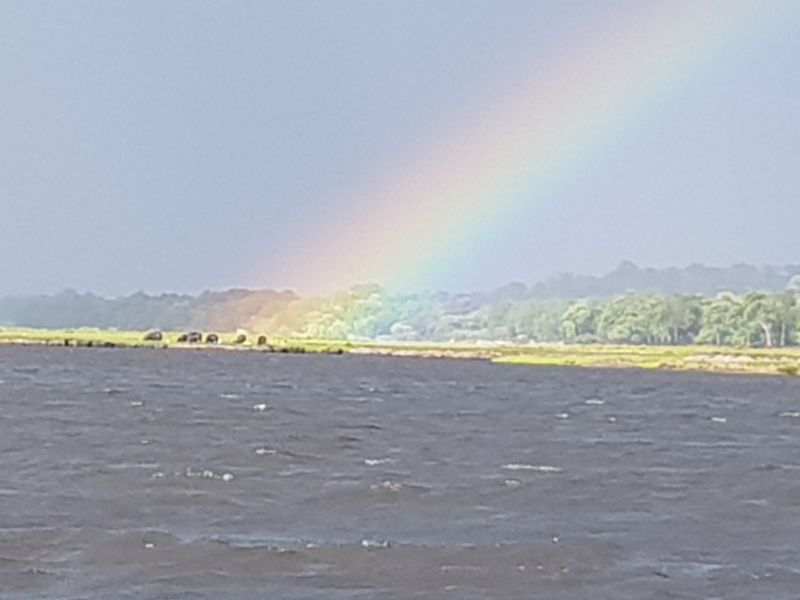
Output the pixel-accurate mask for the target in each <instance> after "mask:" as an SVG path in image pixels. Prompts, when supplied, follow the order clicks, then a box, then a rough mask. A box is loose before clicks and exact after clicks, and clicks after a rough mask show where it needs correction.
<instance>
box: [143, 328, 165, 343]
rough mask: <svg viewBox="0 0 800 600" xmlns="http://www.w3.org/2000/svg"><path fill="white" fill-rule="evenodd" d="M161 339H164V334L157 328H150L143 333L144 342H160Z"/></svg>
mask: <svg viewBox="0 0 800 600" xmlns="http://www.w3.org/2000/svg"><path fill="white" fill-rule="evenodd" d="M163 339H164V334H163V333H161V332H160V331H159V330H158V329H151V330H150V331H148V332H147V333H145V334H144V341H145V342H160V341H161V340H163Z"/></svg>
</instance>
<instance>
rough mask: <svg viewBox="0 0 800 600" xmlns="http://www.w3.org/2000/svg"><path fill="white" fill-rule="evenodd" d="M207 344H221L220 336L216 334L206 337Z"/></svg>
mask: <svg viewBox="0 0 800 600" xmlns="http://www.w3.org/2000/svg"><path fill="white" fill-rule="evenodd" d="M206 344H219V336H218V335H217V334H216V333H209V334H208V335H207V336H206Z"/></svg>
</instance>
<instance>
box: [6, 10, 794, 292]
mask: <svg viewBox="0 0 800 600" xmlns="http://www.w3.org/2000/svg"><path fill="white" fill-rule="evenodd" d="M734 1H735V0H731V2H734ZM697 3H699V4H700V5H702V6H704V7H705V8H706V9H707V8H709V7H710V9H711V10H712V14H713V11H719V12H720V14H723V13H725V12H726V11H728V10H729V7H730V6H732V4H730V3H729V2H727V1H719V2H717V1H714V0H696V2H695V6H696V5H697ZM647 4H650V3H642V2H638V1H636V2H633V1H615V0H606V1H603V2H596V1H588V0H587V1H576V0H564V1H558V2H556V1H541V2H533V1H528V0H525V1H517V0H506V1H504V2H502V3H501V2H496V1H495V0H434V1H431V0H404V1H402V2H400V1H397V0H393V1H386V0H372V1H367V0H363V1H356V0H338V1H334V2H331V1H318V2H317V1H310V0H304V1H292V2H290V1H285V2H269V1H266V0H264V1H252V2H250V1H246V0H239V1H236V2H222V1H220V2H209V1H202V0H199V1H191V2H189V1H185V2H184V1H178V0H173V1H170V2H162V1H148V0H140V1H137V2H122V1H107V0H99V1H92V2H88V1H81V0H72V1H71V2H56V1H38V0H0V23H2V24H3V26H2V31H3V33H2V35H1V36H0V91H1V92H2V93H0V227H1V228H2V229H0V295H4V294H29V293H53V292H57V291H60V290H63V289H66V288H71V289H77V290H79V291H92V292H96V293H100V294H103V295H109V296H118V295H124V294H130V293H133V292H136V291H140V290H143V291H147V292H152V293H156V292H162V291H178V292H198V291H201V290H204V289H225V288H229V287H236V286H242V287H251V288H272V287H274V288H293V289H297V290H298V291H300V292H308V293H311V292H327V291H332V288H334V287H339V288H344V287H347V286H349V285H352V284H355V283H359V282H362V281H361V278H362V277H369V278H370V279H371V280H373V281H374V282H376V283H380V284H383V285H387V286H390V287H391V286H392V285H394V286H398V285H403V286H410V287H415V288H438V289H442V288H444V289H450V290H462V289H489V288H493V287H497V286H499V285H502V284H504V283H507V282H509V281H513V280H516V281H523V282H534V281H537V280H540V279H543V278H545V277H547V276H549V275H552V274H554V273H557V272H562V271H572V272H577V273H586V274H600V273H603V272H606V271H608V270H611V269H613V268H614V267H615V266H616V265H617V264H618V263H620V262H621V261H623V260H632V261H634V262H636V263H638V264H640V265H643V266H656V267H666V266H681V265H686V264H689V263H693V262H702V263H707V264H715V265H728V264H734V263H739V262H748V263H753V264H786V263H797V262H800V235H798V233H800V77H798V76H797V74H798V73H800V36H798V35H797V31H798V27H800V10H798V8H800V3H794V2H792V1H788V2H787V1H785V0H761V1H759V2H755V0H754V2H753V3H751V4H750V5H749V7H748V3H747V2H746V1H745V2H744V3H743V4H744V5H745V6H746V7H748V10H747V11H745V12H744V13H743V14H744V15H745V17H744V20H743V22H741V23H738V24H737V25H736V26H735V27H732V32H731V33H725V34H724V35H721V36H720V39H719V40H717V41H716V42H715V43H714V44H713V45H709V46H708V47H707V48H706V47H705V46H704V45H703V44H702V43H700V44H699V45H698V46H697V47H698V48H699V50H697V51H696V52H695V56H694V57H693V58H692V59H691V60H690V61H689V63H688V64H690V66H689V67H686V68H684V69H678V70H673V71H674V72H670V74H665V75H664V76H663V77H659V78H656V79H654V80H653V81H652V82H650V80H649V79H642V83H641V85H640V86H639V87H640V88H641V89H639V88H637V89H639V92H637V94H640V95H641V98H639V96H638V95H637V98H639V100H638V101H637V103H636V104H635V106H634V105H630V106H628V105H625V106H626V107H627V108H626V110H625V111H624V112H625V114H626V117H625V119H622V120H618V121H619V122H617V123H616V124H615V125H614V126H613V127H611V126H608V127H605V128H604V134H603V136H602V139H599V140H598V141H597V142H596V143H594V145H593V146H592V149H591V151H588V150H585V149H584V150H581V148H584V146H575V147H572V146H571V148H573V150H571V151H570V152H569V153H568V154H570V155H571V156H573V155H575V154H578V153H580V152H582V156H583V158H582V159H581V160H580V161H577V160H573V161H564V165H568V166H564V168H562V169H561V170H560V171H559V173H560V175H559V177H558V178H555V179H554V181H553V182H552V183H549V184H548V185H546V186H544V185H539V186H538V187H535V188H531V189H526V190H525V192H524V194H522V193H520V194H521V195H520V199H519V200H516V201H515V203H514V208H513V210H511V209H510V208H509V206H510V204H509V203H508V202H506V201H505V200H504V199H503V198H502V197H501V196H502V190H503V189H504V188H503V186H502V185H500V184H498V185H496V186H495V187H493V188H492V190H491V192H492V193H491V194H485V195H483V196H477V195H476V197H475V198H474V199H464V203H465V204H464V206H467V205H469V202H473V204H474V203H478V204H479V205H480V206H481V207H482V211H480V215H482V216H480V217H478V216H477V215H478V214H479V211H477V210H476V211H475V212H474V216H472V217H471V220H472V222H470V223H468V224H463V223H462V222H461V221H460V220H459V219H457V218H455V217H454V219H453V224H452V229H454V231H446V230H442V229H439V230H430V231H432V232H433V233H430V232H429V233H427V234H426V233H424V231H423V230H424V226H423V224H420V225H419V226H416V225H415V222H414V219H415V218H422V217H421V215H422V214H423V213H424V211H423V210H422V209H421V208H419V207H420V206H422V204H419V203H424V202H428V201H430V202H435V201H436V198H435V193H436V192H435V189H434V187H435V186H431V188H430V189H424V181H423V180H422V179H420V180H419V181H418V180H417V179H415V177H416V175H417V173H422V172H425V173H427V172H430V173H433V174H435V177H438V178H439V179H447V177H448V171H447V169H448V168H450V166H451V165H452V164H457V163H453V162H452V161H450V162H448V160H449V159H448V158H447V156H446V155H445V153H444V152H438V151H437V150H436V148H439V147H443V148H444V147H447V148H450V147H456V149H455V150H452V149H451V150H450V152H451V153H453V152H454V153H456V155H457V154H458V151H459V150H458V148H457V146H458V144H459V143H460V142H461V141H462V140H467V141H468V143H469V144H470V152H472V153H473V154H475V153H477V155H478V156H480V150H481V149H482V148H483V146H482V145H481V140H482V138H481V134H480V131H482V130H481V129H480V126H481V124H485V123H487V122H489V123H491V119H492V118H494V119H498V120H499V121H498V122H499V123H505V125H504V126H505V127H506V128H507V129H509V128H511V129H513V126H514V123H515V122H514V121H507V122H506V121H504V120H503V117H502V115H501V116H498V115H497V114H496V113H497V107H501V108H502V107H503V106H505V104H504V103H505V102H506V101H507V100H508V99H510V98H516V97H517V96H518V95H519V93H518V92H519V90H521V89H526V90H531V89H532V90H536V89H539V88H537V85H538V83H539V82H540V81H541V89H550V90H551V92H553V93H552V97H553V98H555V100H554V101H555V102H556V103H559V102H560V101H561V98H560V97H559V96H558V91H559V89H560V88H559V87H558V85H557V84H556V83H553V82H558V73H559V70H560V69H561V68H562V66H563V65H564V64H565V60H566V59H565V57H575V59H574V60H573V61H572V63H571V64H572V65H573V67H574V69H573V70H574V73H575V77H576V78H578V80H580V79H581V78H582V77H585V78H586V82H592V81H593V80H592V79H591V78H592V76H593V71H592V70H593V69H594V70H595V71H596V69H597V66H598V64H599V63H598V61H600V60H602V59H598V58H596V57H597V56H598V54H597V53H598V52H599V50H598V49H597V47H595V45H594V44H595V43H596V42H595V40H604V39H606V40H610V42H609V43H611V44H612V46H613V41H614V39H615V36H616V33H617V32H618V31H620V30H622V29H624V27H626V25H625V23H630V22H633V23H638V22H639V21H636V20H632V19H631V15H634V14H636V13H637V12H641V11H642V10H643V6H644V5H647ZM653 4H659V5H661V7H662V8H664V7H666V12H664V13H663V14H662V15H661V16H659V15H656V16H653V15H647V18H650V20H651V23H652V21H653V20H654V19H655V20H657V19H664V18H667V17H668V15H669V14H670V11H671V10H673V8H674V10H675V11H681V10H685V9H686V7H687V6H689V4H688V3H687V2H685V1H683V0H675V1H672V0H665V1H664V2H662V3H653ZM750 8H752V10H750ZM692 10H694V9H692ZM687 14H688V15H689V17H688V18H687V20H686V21H685V22H682V21H679V22H677V23H678V25H677V27H690V26H691V18H692V15H693V14H694V13H693V12H691V11H690V12H688V13H687ZM637 18H638V17H637ZM627 27H630V26H629V25H627ZM698 35H699V37H698V39H700V40H701V41H702V39H703V35H704V34H703V33H702V31H701V33H700V34H698ZM640 37H641V36H640ZM599 43H600V42H597V44H599ZM637 43H639V44H644V45H642V46H640V47H635V48H633V50H638V51H644V52H647V51H649V50H653V51H654V52H655V51H657V50H658V49H657V48H653V49H650V48H647V46H646V44H647V41H646V40H644V41H642V40H641V39H640V40H639V41H638V42H637ZM653 43H654V44H657V43H663V42H659V41H658V39H657V38H654V41H653ZM630 50H631V49H630V48H627V49H626V48H625V47H620V48H616V49H615V48H612V49H611V51H610V52H609V56H611V57H615V56H616V57H617V58H618V59H619V60H620V61H624V60H629V59H630V55H627V58H625V57H626V52H629V51H630ZM570 60H572V59H570ZM582 64H583V65H585V66H586V70H585V71H582V70H581V65H582ZM548 73H550V75H548ZM553 73H555V74H553ZM548 77H549V78H550V79H547V78H548ZM548 81H549V82H550V83H549V84H548ZM579 83H580V81H578V83H576V86H577V87H573V88H570V89H569V90H566V89H565V92H564V93H565V96H564V98H563V101H564V103H565V104H569V103H570V102H572V101H573V100H574V98H570V97H568V96H567V95H566V94H567V93H568V92H569V93H572V94H574V93H575V90H576V89H580V86H579ZM600 84H602V81H600ZM548 85H549V86H550V87H549V88H548V87H547V86H548ZM587 85H588V83H587ZM648 85H650V86H651V87H658V90H655V91H653V90H649V89H647V86H648ZM570 90H571V91H570ZM526 93H529V92H526ZM522 99H523V100H526V101H527V100H531V101H535V98H528V97H527V96H523V97H522ZM578 106H580V104H578ZM493 111H494V112H493ZM531 114H533V115H534V116H535V115H536V114H537V113H534V112H532V113H531ZM542 114H544V113H542ZM553 114H556V115H557V114H558V113H557V112H556V113H553ZM493 115H494V116H493ZM487 119H488V121H487ZM540 125H541V124H540ZM545 125H546V126H548V127H549V126H551V125H552V126H553V127H556V126H557V125H558V124H557V123H554V124H551V123H546V124H545ZM606 130H607V132H606ZM502 131H503V130H501V132H502ZM506 133H509V134H510V133H511V132H510V131H507V132H506ZM588 135H589V134H588V133H587V134H586V135H585V136H584V137H587V136H588ZM555 139H556V140H558V139H560V138H555ZM587 147H588V146H587ZM487 152H488V151H487ZM488 158H491V157H487V164H489V161H488ZM530 161H531V163H530V165H527V166H526V165H525V163H520V165H521V166H522V167H523V168H529V169H530V171H531V172H534V171H535V170H536V169H537V168H538V167H537V166H536V165H535V164H534V159H533V158H531V159H530ZM520 165H518V166H517V170H519V166H520ZM478 169H479V170H480V169H481V167H479V168H478ZM486 169H487V171H486V173H485V174H484V179H485V180H489V179H492V181H494V180H499V178H501V176H503V175H504V173H503V172H502V171H501V170H498V171H497V172H495V171H492V170H489V167H486ZM408 180H413V181H415V182H417V183H418V185H419V186H420V193H419V195H418V196H416V195H412V196H413V197H412V196H407V195H404V194H403V193H401V192H397V193H393V194H392V193H391V192H392V191H393V190H395V187H396V186H395V183H393V182H398V181H408ZM393 186H395V187H393ZM436 189H438V188H436ZM369 190H383V191H382V192H380V193H384V192H386V193H385V194H384V196H385V197H386V198H389V200H386V199H383V200H381V199H380V198H378V196H377V194H378V193H377V192H376V194H375V195H372V194H371V193H370V192H369ZM386 190H388V192H387V191H386ZM382 198H383V197H382ZM381 201H385V202H389V201H390V202H391V203H393V206H392V210H393V211H394V212H392V213H391V214H398V215H402V217H401V218H402V219H403V220H406V221H407V222H405V223H404V225H403V227H404V229H402V230H401V231H402V235H403V236H405V237H404V238H403V244H404V245H405V246H407V247H419V248H420V251H419V252H418V253H416V254H414V255H413V257H412V255H409V258H408V261H409V262H413V263H414V264H413V266H414V267H415V268H414V269H413V272H414V277H412V278H410V279H408V280H403V281H402V283H400V281H401V280H399V279H396V278H394V274H393V272H392V271H393V269H396V265H397V264H398V261H399V262H400V263H402V261H403V260H405V258H404V256H405V255H404V254H402V252H404V251H405V250H406V249H404V248H400V247H398V248H394V247H393V246H392V245H391V244H389V243H388V242H387V248H385V249H381V250H382V251H385V252H386V253H387V257H386V260H385V261H384V263H382V264H383V266H376V267H375V268H374V269H373V270H372V271H370V270H363V271H359V269H358V266H359V265H357V264H355V265H354V264H350V263H353V262H357V261H359V260H360V258H361V257H364V260H366V257H369V256H370V255H374V254H375V253H376V252H377V251H378V250H379V249H378V248H377V247H376V246H375V244H376V242H370V241H369V240H380V239H381V238H382V237H384V236H385V237H386V239H387V240H389V239H390V238H391V233H392V232H391V231H390V229H391V228H392V227H393V225H392V222H391V221H390V220H387V218H385V215H384V219H383V220H381V219H377V218H375V219H370V218H368V217H364V218H360V216H359V215H362V214H363V215H370V214H372V213H371V212H370V211H371V210H372V209H374V206H375V205H376V203H378V202H381ZM459 201H460V199H459ZM403 203H407V204H408V205H407V206H405V205H403ZM415 203H416V204H415ZM398 205H400V206H398ZM415 207H416V208H415ZM386 214H389V213H386ZM470 214H472V213H470ZM481 219H483V221H485V222H487V223H488V222H489V221H491V223H492V224H491V226H489V225H488V224H487V225H486V226H485V227H483V228H481V227H480V224H481V223H482V222H483V221H481ZM443 227H445V229H446V227H447V223H445V224H444V225H443ZM368 229H370V230H371V231H370V232H369V236H366V235H365V230H368ZM443 232H444V233H445V234H446V235H441V234H442V233H443ZM484 233H485V235H484ZM489 233H491V235H489ZM451 234H452V235H453V237H452V239H453V240H456V239H458V241H452V240H450V237H451ZM426 236H427V237H426ZM459 236H460V237H459ZM320 238H324V239H329V240H335V244H338V246H337V245H331V244H333V242H331V243H330V244H328V245H319V244H316V243H315V242H316V241H317V240H318V239H320ZM445 238H447V239H445ZM350 240H352V242H351V241H350ZM360 240H364V241H363V242H361V241H360ZM448 240H450V241H448ZM472 240H474V243H472ZM406 241H407V243H406ZM370 244H372V245H370ZM340 250H341V252H340ZM395 250H396V254H395V255H392V252H394V251H395ZM339 256H341V260H340V261H339V262H337V260H338V257H339ZM298 257H301V258H302V260H300V259H298ZM348 261H350V262H348ZM315 265H317V272H316V273H317V274H316V275H315V271H314V268H313V267H314V266H315ZM417 267H418V268H417ZM323 278H324V279H325V281H324V284H323V283H322V280H323ZM317 280H319V281H317Z"/></svg>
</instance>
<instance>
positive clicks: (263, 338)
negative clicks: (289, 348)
mask: <svg viewBox="0 0 800 600" xmlns="http://www.w3.org/2000/svg"><path fill="white" fill-rule="evenodd" d="M256 343H257V344H258V345H259V346H266V345H267V336H265V335H260V336H258V342H256Z"/></svg>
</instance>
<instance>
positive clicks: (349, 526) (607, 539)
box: [0, 347, 800, 600]
mask: <svg viewBox="0 0 800 600" xmlns="http://www.w3.org/2000/svg"><path fill="white" fill-rule="evenodd" d="M799 440H800V381H798V380H794V379H791V378H757V377H738V376H728V377H724V376H711V375H701V374H669V373H644V372H631V371H591V370H571V369H535V368H525V367H512V366H498V365H491V364H488V363H482V362H473V361H445V360H441V361H439V360H419V359H390V358H378V357H355V356H352V357H348V356H317V357H315V356H278V355H266V354H258V353H244V352H242V353H240V352H236V353H233V352H221V351H210V352H209V351H159V350H89V349H85V350H81V349H64V348H51V349H47V348H22V347H4V348H0V467H2V469H1V470H0V474H2V479H0V597H2V598H4V599H5V598H15V599H16V598H75V599H77V598H108V597H116V598H132V599H133V598H135V599H145V598H187V599H194V598H215V599H216V598H231V599H233V598H237V599H239V598H330V599H341V598H410V597H419V598H422V597H425V598H458V599H461V598H531V597H540V598H614V599H627V598H630V599H636V600H641V599H645V598H713V597H716V598H726V599H730V598H742V599H751V598H770V599H773V600H774V599H780V598H797V590H798V589H800V543H799V542H798V540H800V444H798V441H799Z"/></svg>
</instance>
